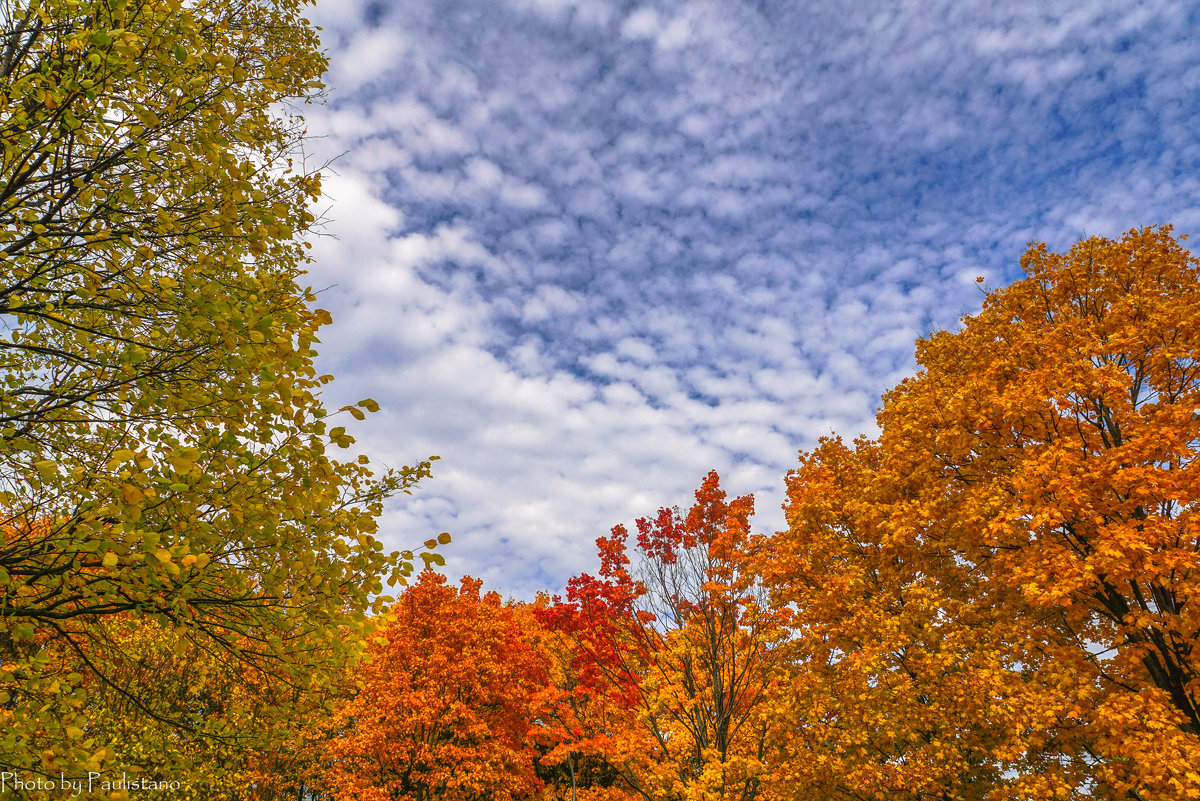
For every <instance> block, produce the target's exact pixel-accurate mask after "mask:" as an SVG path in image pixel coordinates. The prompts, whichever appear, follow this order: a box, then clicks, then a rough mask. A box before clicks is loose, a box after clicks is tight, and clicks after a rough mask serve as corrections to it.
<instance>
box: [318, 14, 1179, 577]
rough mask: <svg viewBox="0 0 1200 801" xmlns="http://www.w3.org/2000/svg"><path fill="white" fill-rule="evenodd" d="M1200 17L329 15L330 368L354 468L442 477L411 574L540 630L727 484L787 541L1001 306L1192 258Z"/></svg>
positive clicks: (412, 525) (425, 513) (323, 127)
mask: <svg viewBox="0 0 1200 801" xmlns="http://www.w3.org/2000/svg"><path fill="white" fill-rule="evenodd" d="M1047 6H1053V10H1052V11H1047V10H1046V7H1047ZM1198 12H1200V7H1198V6H1196V5H1194V4H1188V3H1179V2H1146V3H1139V4H1131V3H1122V2H1061V3H1054V4H1046V3H1042V2H1018V1H1015V0H1014V2H1009V3H1004V4H999V3H992V2H965V1H964V0H954V2H930V0H921V2H895V1H894V0H874V1H873V0H853V1H852V0H838V1H837V2H822V1H821V0H811V1H809V2H803V3H798V2H791V0H779V2H767V1H766V0H763V1H761V2H753V1H752V0H687V1H686V2H666V1H664V2H647V3H628V2H606V1H605V0H405V2H399V0H393V1H390V2H366V1H365V0H327V1H326V2H323V3H322V4H321V5H319V6H318V7H317V8H316V9H315V10H314V12H313V17H314V21H315V22H317V24H319V25H322V26H323V28H324V29H325V31H324V34H323V38H324V42H325V45H326V47H327V48H328V50H329V52H330V55H331V58H332V62H333V67H332V71H331V73H330V75H329V76H328V83H329V85H330V89H331V92H330V98H329V101H328V102H327V103H326V104H325V105H324V106H323V107H320V108H317V109H313V110H309V112H308V114H309V120H310V128H311V131H312V133H313V134H314V135H316V136H318V137H319V138H318V139H317V140H315V141H314V143H313V145H314V148H313V149H314V151H315V153H314V157H315V158H330V157H333V156H336V155H338V154H343V153H344V155H342V156H341V157H340V158H339V159H338V160H337V161H336V162H335V164H334V170H335V171H336V174H330V175H329V177H328V180H327V182H326V188H327V194H328V197H329V203H330V206H329V208H328V215H329V217H330V222H329V225H328V229H327V230H328V232H329V233H331V234H333V235H334V236H333V237H329V238H325V239H322V240H320V241H319V242H318V243H317V246H316V248H315V249H314V254H315V256H316V259H317V261H316V264H315V265H314V269H313V272H312V275H311V281H312V283H313V285H314V286H316V287H318V288H324V287H328V288H327V289H326V291H325V292H324V293H323V294H322V296H321V304H322V305H323V306H325V307H327V308H329V309H330V310H331V311H332V312H333V314H334V318H335V325H334V326H332V327H331V328H330V329H328V330H327V331H326V332H325V337H324V338H325V343H324V351H323V355H322V362H323V366H324V367H325V368H326V369H328V370H329V371H330V372H334V373H335V374H336V375H338V376H339V379H340V380H339V381H338V382H337V383H336V384H335V385H334V387H336V389H335V390H334V392H335V395H336V398H335V400H337V401H338V402H342V401H354V400H357V399H358V398H361V397H365V396H370V397H374V398H375V399H377V400H378V401H380V403H381V404H383V406H384V409H385V411H384V412H383V413H381V414H378V415H375V416H374V417H373V418H372V419H371V420H370V421H369V423H367V424H364V425H363V426H361V427H360V430H359V431H358V433H359V435H360V436H359V444H360V445H361V446H362V448H363V450H364V451H366V452H368V453H370V454H372V456H374V457H376V459H377V460H381V461H383V462H387V463H391V464H400V463H406V462H410V461H412V460H414V459H417V458H421V457H423V456H425V455H427V454H430V453H437V454H440V455H441V456H442V457H443V461H442V462H440V463H439V465H438V470H437V476H436V478H435V479H434V480H433V481H432V482H429V483H428V484H427V485H426V486H425V487H424V488H423V489H422V490H421V491H420V492H419V494H418V496H416V497H415V498H411V499H408V498H406V499H404V500H403V502H401V503H397V504H396V505H395V507H394V508H393V509H392V511H391V512H389V514H388V515H387V516H386V517H385V519H384V526H383V530H384V535H385V538H386V540H387V541H388V543H389V544H390V545H392V546H395V547H400V546H402V545H405V544H413V543H415V542H419V541H420V540H421V539H424V538H426V537H428V536H429V535H430V534H431V533H436V532H438V531H441V530H444V529H445V530H449V531H451V532H452V533H453V534H454V535H455V544H454V545H453V546H451V548H450V549H449V550H448V551H447V556H448V558H449V560H450V568H449V569H450V572H451V573H453V574H456V575H457V574H458V573H472V574H474V575H478V576H482V577H484V578H486V579H487V580H488V583H489V584H490V585H491V586H496V587H500V588H501V589H503V590H505V591H508V592H511V593H513V594H515V595H518V596H528V595H530V594H531V593H532V592H533V591H534V590H535V589H536V588H540V587H551V588H554V587H559V586H561V584H562V582H563V581H564V580H565V578H566V577H567V576H568V575H570V574H572V573H574V572H577V571H579V570H581V569H584V568H586V567H587V566H588V563H589V559H590V554H591V553H592V548H591V541H592V539H594V538H595V537H596V536H600V535H602V534H604V533H606V532H607V530H608V528H609V527H610V526H611V525H613V524H614V523H617V522H630V521H631V520H632V518H633V517H635V516H637V515H641V514H649V513H651V512H653V511H654V510H655V509H657V508H658V507H659V506H661V505H673V504H680V505H686V504H687V503H688V501H689V499H690V491H691V490H692V489H693V488H694V487H695V486H696V485H698V483H699V480H700V478H701V476H702V475H703V474H704V473H705V472H706V471H707V470H708V469H709V468H712V467H715V468H717V469H718V470H719V471H720V472H721V474H722V477H723V483H724V484H725V485H726V486H727V488H728V489H729V490H730V492H732V493H735V494H740V493H745V492H750V491H753V492H755V493H756V494H757V497H758V508H759V515H758V518H757V519H758V525H759V527H760V528H763V529H773V528H775V527H777V526H779V525H781V524H782V514H781V513H780V512H779V510H778V509H779V503H780V500H781V498H782V486H783V476H784V474H785V472H786V470H787V469H788V468H789V467H790V466H791V464H792V463H793V461H794V458H795V453H796V451H797V450H798V449H799V448H802V447H808V446H811V445H812V444H813V443H814V442H815V441H816V439H817V438H818V437H820V436H822V435H826V434H830V433H833V432H837V433H840V434H842V435H855V434H858V433H864V432H866V433H870V432H871V431H873V414H874V409H875V407H876V405H877V404H878V399H879V395H880V393H881V392H882V391H883V390H884V389H886V388H887V387H889V386H891V385H892V384H894V383H896V382H897V381H898V380H900V379H901V378H902V377H904V376H905V375H907V374H909V373H910V372H911V371H912V370H913V358H912V353H913V349H912V342H913V339H914V338H915V337H917V336H921V335H924V334H927V333H929V332H931V331H933V330H936V329H938V328H952V327H954V326H955V325H956V324H957V319H958V318H959V317H960V316H961V315H962V314H964V313H969V312H971V311H973V310H975V309H976V308H978V305H979V302H980V300H981V298H982V295H981V293H980V291H979V288H978V285H977V284H976V277H977V276H983V277H984V278H985V279H986V282H987V284H986V285H987V286H993V287H994V286H999V285H1002V284H1004V283H1006V282H1007V281H1010V280H1012V279H1013V278H1014V277H1015V276H1016V275H1017V270H1018V266H1017V262H1018V259H1019V257H1020V255H1021V253H1022V252H1023V251H1024V248H1025V245H1026V243H1028V242H1030V241H1034V240H1038V241H1045V242H1047V243H1048V244H1050V245H1051V247H1054V248H1062V247H1066V246H1068V245H1069V244H1070V243H1071V242H1073V241H1074V240H1075V239H1077V238H1079V237H1080V236H1083V235H1088V234H1106V235H1111V234H1117V233H1120V232H1121V231H1123V230H1126V229H1128V228H1130V227H1132V226H1141V225H1148V224H1156V223H1160V222H1173V223H1175V225H1176V229H1177V231H1180V232H1183V233H1189V232H1194V231H1196V230H1197V229H1200V185H1198V183H1197V174H1198V170H1197V168H1198V167H1200V144H1198V141H1200V140H1198V135H1197V133H1196V132H1197V131H1200V100H1198V98H1200V48H1197V46H1196V42H1195V40H1194V39H1193V38H1191V37H1192V34H1193V32H1194V31H1196V30H1197V29H1200V13H1198ZM335 237H336V238H335Z"/></svg>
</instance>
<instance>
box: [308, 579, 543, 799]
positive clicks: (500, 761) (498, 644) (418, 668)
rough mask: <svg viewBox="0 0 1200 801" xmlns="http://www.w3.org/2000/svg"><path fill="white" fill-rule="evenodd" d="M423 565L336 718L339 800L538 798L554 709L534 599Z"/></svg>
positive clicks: (332, 756) (328, 755) (327, 775)
mask: <svg viewBox="0 0 1200 801" xmlns="http://www.w3.org/2000/svg"><path fill="white" fill-rule="evenodd" d="M481 585H482V582H480V581H478V580H475V579H471V578H464V579H463V580H462V583H461V586H460V587H459V588H457V589H456V588H454V587H450V586H447V585H446V583H445V579H444V578H443V577H441V576H440V575H437V574H435V573H432V572H425V573H423V574H422V575H421V576H420V579H419V581H418V582H417V583H416V584H415V585H413V586H412V587H410V588H409V589H408V590H407V591H406V592H405V593H404V594H403V595H402V596H401V597H400V599H399V601H398V603H397V604H396V606H395V607H394V608H393V610H392V612H391V617H392V619H391V620H390V622H388V623H387V625H386V626H385V627H384V628H383V629H382V630H381V631H380V632H379V634H378V636H377V637H375V638H374V640H373V641H372V643H371V645H370V647H369V648H368V651H367V654H366V659H365V660H364V661H363V662H362V663H361V664H360V665H359V666H358V667H357V668H355V670H354V672H353V674H352V677H353V679H354V680H355V681H356V682H357V683H358V684H359V685H360V686H361V690H360V691H359V692H358V694H357V695H356V696H355V697H354V698H353V699H352V700H350V701H349V702H347V703H346V704H344V705H343V706H341V708H340V709H338V710H337V711H336V713H335V714H334V716H333V718H332V720H331V721H330V732H331V735H332V736H331V739H330V740H329V741H328V742H327V744H326V746H325V748H324V764H325V770H324V784H325V785H326V787H327V789H328V790H329V791H330V792H331V793H332V794H333V795H334V796H335V797H336V798H339V799H361V800H362V801H384V799H388V800H389V801H397V799H405V801H429V799H442V800H444V801H475V800H479V801H482V800H483V799H488V800H489V801H490V800H491V799H497V800H498V801H507V800H508V799H520V798H529V797H530V796H532V795H533V794H535V793H537V792H538V791H540V790H541V789H542V782H541V781H540V780H539V779H538V777H537V776H536V775H535V767H536V764H535V763H536V760H537V759H538V757H539V756H540V754H539V751H538V749H537V743H538V742H539V740H542V739H545V737H546V736H547V735H546V734H544V733H543V732H544V729H543V728H542V727H540V726H538V725H537V723H536V722H535V721H537V720H539V719H541V718H548V717H551V715H550V712H549V710H548V704H549V701H550V698H549V697H550V695H551V694H550V693H549V692H548V691H547V684H548V675H549V674H548V665H547V663H548V655H547V653H546V650H545V648H544V644H543V642H542V640H541V635H540V633H539V632H540V630H539V628H538V626H537V624H536V621H535V620H534V619H533V616H532V612H531V611H530V610H529V608H528V607H527V606H522V605H518V604H511V603H510V604H505V603H502V602H501V600H500V597H499V596H498V595H497V594H496V593H494V592H492V593H486V594H481V593H480V588H481Z"/></svg>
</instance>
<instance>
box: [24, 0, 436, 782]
mask: <svg viewBox="0 0 1200 801" xmlns="http://www.w3.org/2000/svg"><path fill="white" fill-rule="evenodd" d="M302 5H303V3H302V2H301V1H300V0H193V1H192V2H182V0H95V1H91V0H89V1H88V2H80V0H0V148H2V149H0V723H2V724H3V726H2V727H0V731H3V734H2V735H0V766H4V767H14V768H22V769H44V770H46V771H53V772H54V773H55V774H57V772H58V770H59V769H62V768H64V767H70V766H72V765H75V766H81V765H86V764H90V763H94V762H95V760H94V757H95V753H94V751H93V750H91V749H94V748H95V746H96V743H95V742H92V743H91V745H89V744H88V743H89V741H90V740H91V738H90V737H89V731H88V726H87V725H86V723H87V721H86V719H81V718H80V717H79V716H80V714H81V713H80V710H81V709H86V707H85V706H84V704H83V701H82V699H81V698H80V697H79V693H80V689H79V688H80V686H81V685H80V681H79V676H81V675H91V676H93V677H95V678H97V680H98V681H100V683H102V684H107V685H108V686H109V688H110V689H111V690H113V691H114V692H120V693H123V694H124V695H125V697H126V700H127V701H129V702H130V703H132V704H133V705H134V707H136V708H140V709H143V710H144V711H146V710H149V709H150V708H151V707H152V706H153V705H152V704H149V703H145V702H142V701H140V700H139V692H141V691H142V690H145V689H146V688H138V687H133V688H130V687H123V686H121V684H120V683H119V682H118V681H116V680H114V678H113V677H112V676H111V675H110V673H111V671H110V670H109V668H108V666H106V663H105V661H104V660H103V659H101V658H99V656H98V655H100V654H103V652H104V648H102V647H99V648H98V647H93V646H94V645H95V640H96V637H97V636H98V635H97V631H98V626H97V625H96V622H97V621H98V620H101V619H103V618H105V617H106V616H111V615H118V614H129V613H132V614H134V615H136V616H140V617H141V618H142V619H144V620H147V621H148V622H152V623H153V624H154V625H158V626H165V627H168V628H172V629H174V630H177V631H180V632H182V633H184V634H185V635H186V638H187V639H188V641H189V642H191V643H193V644H195V645H198V646H202V647H205V648H211V649H215V650H217V651H219V652H224V653H227V654H230V655H233V656H236V657H237V658H238V659H239V660H241V661H242V662H243V663H244V664H247V665H250V666H252V667H253V668H254V669H260V670H271V671H274V672H275V673H277V674H278V675H280V676H281V677H282V678H283V679H285V680H286V679H287V678H288V677H289V676H292V677H295V676H301V675H305V674H307V673H308V672H309V671H311V669H312V667H313V662H314V660H317V659H318V658H325V655H327V654H328V648H326V647H324V646H323V645H318V644H316V643H317V642H318V641H319V639H320V638H321V636H322V635H323V633H325V632H327V631H329V630H330V629H331V628H332V627H334V626H339V625H347V624H349V625H357V624H359V623H361V622H362V621H363V620H364V619H365V618H364V612H365V611H366V610H367V609H368V607H369V606H370V604H371V598H372V596H373V595H374V594H377V593H379V592H382V590H383V581H384V580H385V579H388V578H389V577H390V579H391V580H393V581H394V580H396V579H402V578H403V575H405V574H407V573H409V572H411V569H412V568H411V565H410V564H408V563H407V561H406V560H405V559H404V557H403V556H401V555H398V554H390V555H389V554H386V553H384V551H383V549H382V546H381V544H380V543H379V542H378V541H377V540H376V539H375V538H374V537H373V536H372V535H373V533H374V532H375V525H376V524H375V519H376V517H377V516H378V514H379V513H380V512H381V510H382V503H383V501H384V499H385V498H386V497H387V496H388V495H389V494H391V493H395V492H399V491H408V489H409V488H410V487H411V486H412V485H413V484H414V483H416V482H417V481H418V480H419V479H420V478H421V477H423V476H425V475H427V474H428V472H429V463H428V462H423V463H421V464H419V465H417V466H416V467H411V468H410V467H405V468H401V469H399V470H397V471H389V472H387V473H385V474H383V475H382V476H377V475H374V474H373V473H372V471H371V470H370V468H369V467H368V465H367V461H366V458H365V457H358V458H357V459H355V460H352V459H344V460H343V459H338V458H335V456H334V455H333V454H334V451H332V450H331V446H340V447H346V446H348V445H350V444H351V443H352V442H353V438H352V437H351V436H349V435H348V434H347V433H346V430H345V427H344V426H342V425H333V424H332V422H331V420H330V418H331V414H330V412H329V411H328V410H327V409H326V408H325V407H324V406H323V404H322V402H321V399H320V388H321V387H322V386H323V385H324V384H325V383H327V382H328V381H329V380H330V377H329V376H318V375H317V374H316V371H315V369H314V364H313V362H314V356H315V351H314V345H315V344H316V343H317V342H318V339H317V335H316V332H317V329H318V327H319V326H320V325H322V324H324V323H327V322H329V315H328V314H327V313H326V312H324V311H323V310H320V309H316V308H314V307H313V306H312V304H313V302H314V301H315V298H314V296H313V294H312V292H311V290H309V289H306V288H304V287H303V286H302V285H301V284H300V283H299V281H300V279H301V276H302V275H303V270H304V266H305V263H306V261H307V259H306V256H305V247H306V243H305V242H304V241H303V236H304V234H305V233H306V232H307V231H308V230H309V229H310V227H311V226H312V225H313V223H314V219H313V215H312V213H311V212H310V211H309V208H308V204H309V202H310V201H311V200H312V199H314V198H316V197H317V195H318V193H319V189H320V185H319V176H318V175H316V174H315V173H313V172H312V171H311V170H309V169H307V167H306V166H305V164H304V161H303V153H302V149H301V145H302V143H303V137H304V129H303V125H302V119H301V118H300V117H299V115H298V113H297V112H296V111H295V109H296V106H294V105H289V103H293V104H294V103H296V102H299V101H302V100H304V99H306V98H308V97H310V96H312V94H313V93H314V92H316V91H317V90H319V89H320V86H321V84H320V75H321V73H322V71H323V69H324V67H325V59H324V57H323V55H322V54H321V53H320V51H319V49H318V42H317V38H316V34H315V32H314V30H313V28H312V27H311V26H310V25H309V24H308V22H307V21H306V20H305V19H304V18H303V17H302V16H301V11H302V8H301V7H302ZM376 408H377V406H376V404H375V403H374V402H373V401H370V400H364V401H362V402H360V403H359V404H358V405H357V406H353V407H344V408H343V409H342V410H340V411H339V413H341V414H343V415H344V414H349V415H351V416H353V417H355V418H358V419H361V418H362V417H363V411H362V410H363V409H366V410H367V411H374V410H375V409H376ZM335 414H338V413H335ZM409 558H411V555H409ZM63 654H70V655H71V659H70V660H66V659H65V657H62V655H63ZM318 655H320V656H318ZM68 662H70V664H68ZM76 668H78V669H76ZM44 742H50V743H51V745H50V746H48V747H47V748H44V749H43V748H42V747H41V744H42V743H44ZM89 760H90V763H89Z"/></svg>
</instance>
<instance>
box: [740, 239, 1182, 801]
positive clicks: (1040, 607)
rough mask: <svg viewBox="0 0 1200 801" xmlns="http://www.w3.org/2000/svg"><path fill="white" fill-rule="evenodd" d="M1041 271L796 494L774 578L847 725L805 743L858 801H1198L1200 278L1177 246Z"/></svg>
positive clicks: (812, 467) (941, 338)
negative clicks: (871, 435) (974, 800)
mask: <svg viewBox="0 0 1200 801" xmlns="http://www.w3.org/2000/svg"><path fill="white" fill-rule="evenodd" d="M1022 264H1023V267H1024V268H1025V272H1026V276H1025V278H1024V279H1023V280H1020V281H1018V282H1017V283H1015V284H1013V285H1012V286H1010V287H1008V288H1006V289H1004V290H1002V291H998V292H994V293H991V294H990V295H989V296H988V298H987V300H986V302H985V304H984V306H983V309H982V311H981V312H980V313H979V314H978V315H975V316H972V317H968V318H966V319H965V320H964V322H963V326H962V328H961V330H960V331H958V332H956V333H951V332H942V333H939V334H936V335H934V336H932V337H930V338H928V339H926V340H923V341H921V342H919V343H918V348H917V358H918V363H919V365H920V367H921V370H920V372H919V373H918V375H917V376H915V377H914V378H912V379H909V380H907V381H905V382H903V383H902V384H901V385H900V386H898V387H897V388H896V389H894V390H893V391H891V392H890V393H888V394H887V395H886V396H885V398H884V406H883V409H882V411H881V412H880V414H879V425H880V428H881V430H882V434H881V436H880V437H879V439H878V441H877V442H865V441H864V442H859V443H857V444H856V446H855V447H854V448H847V447H845V446H843V445H841V444H840V443H836V442H830V443H826V444H824V445H823V446H821V447H820V448H818V449H817V451H815V452H813V453H811V454H807V455H804V456H803V457H802V461H801V467H800V469H799V470H798V471H797V472H796V473H795V474H793V476H792V480H791V482H790V485H789V506H788V519H789V528H788V530H787V531H785V532H781V533H780V534H779V535H777V536H776V537H774V538H772V539H770V540H768V541H766V542H764V543H760V553H761V557H760V561H759V564H760V566H761V567H762V569H763V571H764V573H765V574H766V576H767V581H768V583H770V584H771V585H772V587H773V589H774V592H775V596H776V602H777V603H778V604H779V605H780V607H783V608H788V609H790V610H792V611H793V612H795V614H796V618H795V621H794V622H795V623H796V625H797V628H796V629H795V630H796V632H797V633H798V635H797V637H798V639H799V640H802V641H804V643H805V644H806V646H807V647H809V648H810V650H809V651H808V653H807V654H806V655H805V656H804V657H803V658H798V659H797V660H795V663H794V665H795V667H794V669H795V670H796V672H797V676H798V685H800V686H809V687H810V688H812V689H817V690H820V691H822V692H826V693H828V695H827V696H826V697H827V698H829V699H831V700H830V701H829V703H828V704H826V706H828V707H829V708H827V709H825V710H824V711H823V712H822V710H821V708H820V707H821V705H822V704H821V703H820V702H817V701H815V700H814V699H813V697H812V694H810V697H809V698H807V699H805V698H802V697H801V696H800V694H797V696H796V697H795V698H794V699H793V704H792V708H793V710H795V711H794V721H793V722H794V723H796V724H797V725H796V727H794V728H793V730H792V731H793V733H795V732H801V734H797V735H796V736H798V737H800V738H801V739H802V740H804V741H805V742H806V743H808V744H809V745H810V746H811V748H812V753H818V754H820V755H821V756H822V758H823V759H824V760H825V761H826V762H827V763H828V766H829V767H830V768H831V769H830V770H829V771H828V772H827V773H826V774H825V775H824V776H822V775H820V774H819V772H817V773H814V772H812V771H811V770H810V771H808V774H807V775H808V778H810V779H812V780H813V781H814V782H818V783H820V782H821V781H825V782H826V783H828V784H831V785H838V786H840V788H841V791H842V792H843V793H844V794H848V795H857V796H858V797H861V796H862V795H864V794H866V795H874V794H877V793H888V794H891V795H890V797H897V798H905V797H911V798H950V797H981V798H982V797H991V798H1000V797H1008V798H1015V797H1024V798H1051V797H1054V798H1081V799H1082V798H1134V799H1143V798H1155V799H1159V798H1170V799H1185V798H1197V797H1200V772H1198V771H1197V770H1196V768H1195V766H1196V765H1198V764H1200V717H1198V710H1200V706H1198V702H1200V650H1197V648H1196V644H1197V640H1198V638H1200V615H1198V613H1197V610H1196V603H1197V601H1198V600H1200V597H1198V591H1200V556H1198V548H1200V544H1198V539H1197V522H1198V520H1197V509H1196V503H1197V500H1198V497H1197V496H1198V495H1200V464H1198V463H1197V452H1198V450H1200V411H1198V410H1200V264H1198V263H1197V261H1196V260H1195V259H1193V258H1192V257H1191V256H1190V254H1189V253H1188V252H1187V251H1186V250H1184V248H1183V246H1182V244H1181V242H1180V241H1179V240H1177V239H1175V238H1174V237H1173V236H1172V234H1171V229H1170V228H1166V227H1164V228H1148V229H1143V230H1133V231H1130V232H1129V233H1127V234H1126V235H1125V236H1124V237H1122V238H1121V239H1119V240H1108V239H1103V238H1091V239H1087V240H1083V241H1081V242H1079V243H1078V244H1076V245H1075V246H1074V247H1073V248H1072V249H1071V250H1070V251H1069V252H1067V253H1062V254H1058V253H1052V252H1050V251H1049V250H1048V249H1047V248H1046V247H1044V246H1035V247H1032V248H1031V249H1030V250H1029V252H1028V253H1027V254H1026V256H1025V258H1024V259H1023V262H1022ZM823 638H824V642H825V645H824V646H823V647H817V645H816V644H817V643H818V642H820V641H822V639H823ZM877 702H880V703H877ZM831 744H832V745H833V746H834V747H830V745H831ZM813 761H820V760H810V763H811V762H813ZM921 765H923V766H924V767H922V768H920V769H918V766H921ZM811 767H812V765H811V764H810V765H808V766H806V768H811ZM847 769H849V773H847V772H846V771H847ZM856 770H857V771H858V772H857V773H856V772H855V771H856ZM835 771H841V772H842V773H841V779H839V780H837V781H834V780H833V773H834V772H835ZM801 772H804V771H801ZM906 781H908V782H914V781H915V782H916V785H917V786H916V787H914V786H913V785H912V784H906V783H905V782H906ZM906 794H907V795H906Z"/></svg>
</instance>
